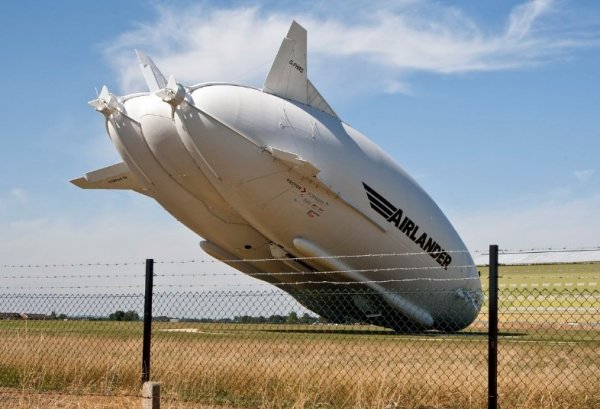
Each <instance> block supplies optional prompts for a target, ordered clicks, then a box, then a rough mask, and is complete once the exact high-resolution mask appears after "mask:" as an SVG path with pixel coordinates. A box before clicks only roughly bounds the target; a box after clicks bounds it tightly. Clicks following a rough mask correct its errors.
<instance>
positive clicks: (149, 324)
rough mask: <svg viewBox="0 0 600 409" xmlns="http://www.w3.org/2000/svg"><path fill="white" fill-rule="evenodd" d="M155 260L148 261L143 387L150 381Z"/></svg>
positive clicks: (145, 297) (145, 296) (145, 294)
mask: <svg viewBox="0 0 600 409" xmlns="http://www.w3.org/2000/svg"><path fill="white" fill-rule="evenodd" d="M153 279H154V259H151V258H149V259H146V289H145V292H144V341H143V346H142V385H143V384H144V383H145V382H148V381H149V380H150V343H151V341H152V289H153V285H154V284H153Z"/></svg>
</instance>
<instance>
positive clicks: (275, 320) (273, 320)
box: [267, 314, 286, 324]
mask: <svg viewBox="0 0 600 409" xmlns="http://www.w3.org/2000/svg"><path fill="white" fill-rule="evenodd" d="M285 321H286V317H285V316H283V315H276V314H275V315H271V316H269V318H267V322H268V323H269V324H283V323H285Z"/></svg>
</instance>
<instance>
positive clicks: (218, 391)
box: [0, 262, 600, 409]
mask: <svg viewBox="0 0 600 409" xmlns="http://www.w3.org/2000/svg"><path fill="white" fill-rule="evenodd" d="M16 267H17V266H12V270H11V266H8V267H7V266H5V268H6V269H8V270H11V271H14V270H15V268H16ZM51 267H52V266H51ZM156 267H157V268H156V270H155V273H154V274H155V277H154V278H155V287H154V291H153V292H154V296H153V306H152V309H153V324H152V349H151V351H152V354H151V378H152V380H154V381H159V382H161V384H162V393H163V396H164V397H165V398H166V399H169V400H171V401H190V402H195V403H210V404H220V405H225V406H228V407H273V408H274V407H306V408H308V407H311V408H316V407H347V408H350V407H352V408H354V407H365V408H366V407H369V408H371V407H372V408H375V407H376V408H392V407H396V408H485V407H487V398H488V396H487V394H488V389H487V388H488V331H489V320H488V318H489V316H488V305H489V304H488V301H489V299H488V289H487V282H488V269H487V266H480V267H478V269H479V272H480V275H481V283H482V285H483V294H484V296H485V297H484V299H483V305H482V306H481V310H480V312H479V314H478V315H477V316H476V317H475V319H474V321H473V322H472V323H471V324H470V325H469V326H468V327H467V328H466V329H463V330H460V331H455V329H456V328H457V327H462V326H463V325H464V322H458V323H457V322H456V321H454V320H455V318H453V317H457V315H453V314H452V311H453V309H455V310H456V309H457V308H458V309H459V310H460V308H463V307H464V302H465V299H468V300H471V302H473V303H474V305H477V306H478V303H479V302H481V300H479V301H478V300H477V297H475V298H473V297H471V298H469V296H465V294H459V292H457V290H456V289H452V290H448V289H447V290H444V289H435V290H433V289H431V287H429V288H426V286H422V288H421V289H419V288H418V287H415V286H413V287H412V288H411V289H410V291H408V290H402V288H400V287H401V286H398V287H397V288H396V289H395V290H393V291H392V290H387V291H385V292H382V291H381V290H379V289H373V288H365V287H364V286H358V285H338V286H335V285H333V286H330V287H329V288H302V289H295V290H293V289H291V288H286V291H283V290H282V289H279V288H276V287H273V286H270V285H267V284H262V283H260V282H257V281H256V282H247V283H244V284H240V282H241V281H239V280H237V277H236V276H235V275H234V276H232V277H229V276H228V278H227V279H226V280H225V279H222V278H223V277H222V275H221V274H217V273H213V272H208V271H207V269H206V264H202V265H200V264H199V263H194V262H192V263H183V264H180V263H160V264H157V266H156ZM184 267H186V268H188V269H189V271H187V270H186V271H184ZM199 267H201V268H202V271H198V268H199ZM54 268H58V269H61V268H62V267H56V266H54ZM69 268H75V269H77V271H82V270H81V269H82V267H81V266H77V265H75V266H70V267H69ZM122 268H123V266H120V265H111V266H105V267H104V269H105V273H102V274H96V273H94V274H85V273H77V274H62V275H61V274H55V275H54V277H55V278H54V279H53V280H49V283H55V284H54V285H52V284H46V285H45V288H43V289H42V288H36V286H35V285H34V284H31V279H30V278H27V280H28V283H29V284H26V285H23V284H15V287H18V288H19V289H20V291H13V290H12V289H11V288H3V291H2V292H0V317H1V318H2V320H1V321H0V387H7V388H19V389H20V390H33V391H56V392H62V393H77V394H83V395H85V394H92V393H94V394H105V395H123V394H130V395H136V394H138V391H139V387H140V377H141V368H142V367H141V355H142V334H143V323H142V321H141V319H142V317H143V314H144V296H143V274H141V277H137V278H136V280H137V282H139V283H138V284H137V288H135V289H134V288H133V285H130V284H127V285H124V286H123V287H124V289H125V290H127V291H129V290H134V291H133V292H136V293H135V294H127V293H125V294H115V292H116V291H114V288H117V287H118V285H119V279H118V277H119V276H124V275H126V274H124V273H123V272H122V271H121V269H122ZM127 268H128V269H132V270H134V271H137V272H138V275H140V274H139V273H141V272H143V266H140V265H135V266H128V267H127ZM35 269H36V271H37V273H35V274H37V275H35V274H29V275H28V274H26V273H18V274H16V273H7V274H5V277H13V278H12V280H11V282H16V281H17V278H15V277H20V276H23V277H25V276H27V277H32V276H35V277H42V276H43V273H40V272H39V269H44V267H35ZM116 270H119V271H116ZM83 271H85V268H83ZM499 271H500V278H499V297H498V301H499V303H498V319H499V340H498V395H499V402H500V405H501V407H505V408H508V407H515V408H524V409H529V408H547V407H552V408H576V409H577V408H598V407H600V392H599V389H598V387H597V385H599V384H600V287H599V286H598V282H599V281H600V263H582V262H577V263H562V264H532V265H511V266H508V265H501V266H500V270H499ZM11 274H12V275H11ZM19 274H21V275H19ZM227 274H229V273H227ZM57 276H61V277H62V276H64V277H67V276H68V277H70V278H62V279H60V278H56V277H57ZM92 276H93V277H94V278H95V281H94V283H95V284H90V283H87V284H84V283H83V281H85V280H88V279H91V277H92ZM98 276H100V277H99V280H98ZM73 277H76V278H73ZM215 277H216V278H221V280H220V281H219V280H217V281H215V280H214V279H215ZM240 277H241V276H240ZM59 280H62V281H61V282H60V283H57V282H58V281H59ZM240 280H241V278H240ZM302 280H306V277H303V278H302ZM396 281H398V282H401V280H396ZM6 287H10V286H8V285H7V286H6ZM53 287H60V290H61V291H60V293H59V291H57V288H53ZM67 288H70V289H71V290H73V291H71V292H70V293H69V292H65V291H66V290H65V289H67ZM81 288H83V290H82V289H81ZM94 288H98V289H102V291H103V293H100V292H99V291H96V292H94V291H93V290H94ZM34 290H37V292H35V293H34V292H33V291H34ZM44 290H45V291H44ZM471 295H472V294H471ZM394 300H395V301H394ZM398 300H404V301H407V302H409V301H410V302H412V304H411V305H425V304H426V305H429V306H431V305H438V306H439V308H438V310H437V312H436V313H435V314H434V313H432V316H434V318H435V317H437V318H435V319H436V320H438V321H437V322H438V325H434V327H436V328H434V329H429V328H425V327H422V326H421V327H420V326H419V325H415V322H414V320H411V319H407V316H406V314H399V313H398V308H395V307H394V305H395V304H394V302H398ZM420 300H428V302H429V304H427V303H425V304H422V303H421V301H420ZM432 300H433V301H432ZM452 300H454V301H452ZM453 302H454V304H453ZM428 308H429V311H434V309H433V308H430V307H428ZM444 312H446V314H445V315H444V314H443V313H444ZM458 316H460V315H458ZM440 317H441V318H440ZM444 319H446V320H447V321H444ZM440 323H441V324H440Z"/></svg>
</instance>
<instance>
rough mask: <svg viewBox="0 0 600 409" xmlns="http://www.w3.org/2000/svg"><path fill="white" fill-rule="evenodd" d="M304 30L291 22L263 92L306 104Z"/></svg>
mask: <svg viewBox="0 0 600 409" xmlns="http://www.w3.org/2000/svg"><path fill="white" fill-rule="evenodd" d="M306 71H307V69H306V30H305V29H304V27H302V26H301V25H300V24H298V23H296V22H295V21H294V22H292V25H291V26H290V29H289V31H288V33H287V35H286V37H285V38H284V39H283V41H282V42H281V47H279V52H278V53H277V56H276V57H275V61H273V66H272V67H271V70H270V71H269V74H268V75H267V79H266V80H265V84H264V86H263V91H265V92H268V93H269V94H273V95H277V96H279V97H282V98H286V99H290V100H292V101H297V102H301V103H303V104H308V77H307V73H306Z"/></svg>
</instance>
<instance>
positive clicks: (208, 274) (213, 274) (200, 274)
mask: <svg viewBox="0 0 600 409" xmlns="http://www.w3.org/2000/svg"><path fill="white" fill-rule="evenodd" d="M470 267H476V266H475V265H474V264H464V265H458V266H448V267H447V268H444V267H441V266H426V267H382V268H364V269H349V270H331V271H295V270H294V271H282V272H262V273H252V274H246V275H248V276H251V277H259V276H285V275H315V274H317V275H318V274H340V273H366V272H375V273H377V272H386V271H413V270H415V271H422V270H425V271H431V270H446V269H461V268H470ZM241 274H242V273H240V272H231V273H229V272H196V273H155V274H154V276H155V277H225V276H230V277H239V276H240V275H241ZM135 277H144V275H143V274H48V275H31V276H30V275H22V274H21V275H12V276H0V278H4V279H32V278H35V279H57V278H135Z"/></svg>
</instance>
